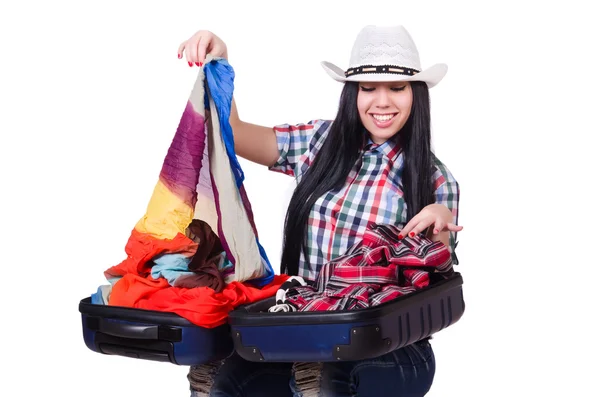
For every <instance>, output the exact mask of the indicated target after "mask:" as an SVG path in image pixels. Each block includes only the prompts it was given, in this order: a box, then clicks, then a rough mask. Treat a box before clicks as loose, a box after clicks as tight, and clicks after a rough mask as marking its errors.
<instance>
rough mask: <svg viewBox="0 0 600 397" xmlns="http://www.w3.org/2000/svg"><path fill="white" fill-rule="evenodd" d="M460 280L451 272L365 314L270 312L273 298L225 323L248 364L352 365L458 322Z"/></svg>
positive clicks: (240, 311) (239, 310)
mask: <svg viewBox="0 0 600 397" xmlns="http://www.w3.org/2000/svg"><path fill="white" fill-rule="evenodd" d="M462 284H463V279H462V276H461V274H460V273H454V275H452V276H451V277H450V278H449V279H446V280H442V281H439V282H436V283H434V284H432V285H430V286H429V287H426V288H424V289H422V290H419V291H417V292H414V293H411V294H409V295H405V296H403V297H401V298H397V299H395V300H393V301H390V302H386V303H383V304H381V305H379V306H375V307H371V308H368V309H360V310H348V311H321V312H279V313H270V312H268V308H269V307H271V306H273V305H275V297H273V298H271V299H266V300H263V301H259V302H255V303H252V304H249V305H245V306H242V307H239V308H237V309H236V310H234V311H233V312H231V313H230V315H229V324H230V325H231V332H232V336H233V342H234V345H235V349H236V351H237V353H238V354H239V355H240V356H241V357H243V358H244V359H246V360H248V361H262V362H267V361H271V362H324V361H338V360H339V361H353V360H360V359H367V358H372V357H377V356H381V355H383V354H386V353H388V352H391V351H393V350H396V349H399V348H401V347H404V346H407V345H410V344H412V343H414V342H417V341H419V340H422V339H425V338H428V337H429V336H431V335H433V334H434V333H436V332H439V331H440V330H442V329H444V328H447V327H448V326H450V325H452V324H454V323H455V322H456V321H458V320H459V319H460V317H462V315H463V313H464V310H465V304H464V300H463V291H462Z"/></svg>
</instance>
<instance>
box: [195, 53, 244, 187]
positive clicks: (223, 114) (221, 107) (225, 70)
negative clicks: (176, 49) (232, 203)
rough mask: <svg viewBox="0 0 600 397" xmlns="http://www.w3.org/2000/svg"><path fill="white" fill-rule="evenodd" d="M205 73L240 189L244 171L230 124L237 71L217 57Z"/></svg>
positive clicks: (206, 67)
mask: <svg viewBox="0 0 600 397" xmlns="http://www.w3.org/2000/svg"><path fill="white" fill-rule="evenodd" d="M204 73H205V76H206V83H207V85H208V90H206V91H205V95H208V94H209V92H210V95H211V97H212V100H213V101H214V102H215V106H216V108H217V113H218V114H219V125H220V127H221V135H222V136H223V142H224V143H225V148H226V150H227V156H228V157H229V162H230V164H231V169H232V170H233V175H234V177H235V183H236V185H237V187H238V189H239V188H240V187H241V186H242V183H243V182H244V172H243V171H242V167H241V166H240V163H239V162H238V159H237V156H236V155H235V147H234V141H233V130H232V128H231V125H230V124H229V116H230V114H231V102H232V100H233V79H234V77H235V73H234V72H233V68H232V67H231V66H230V65H229V63H227V61H226V60H225V59H217V60H213V61H211V62H209V63H207V64H206V65H205V66H204Z"/></svg>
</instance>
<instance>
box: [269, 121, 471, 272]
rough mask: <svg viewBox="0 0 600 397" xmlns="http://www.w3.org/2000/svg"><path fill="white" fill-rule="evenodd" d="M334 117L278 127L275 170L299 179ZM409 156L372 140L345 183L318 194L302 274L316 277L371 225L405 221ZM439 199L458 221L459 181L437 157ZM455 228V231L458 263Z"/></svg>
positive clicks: (390, 144) (453, 242) (389, 144)
mask: <svg viewBox="0 0 600 397" xmlns="http://www.w3.org/2000/svg"><path fill="white" fill-rule="evenodd" d="M330 127H331V121H328V120H312V121H310V122H308V123H306V124H296V125H291V124H281V125H278V126H275V127H274V130H275V133H276V136H277V143H278V146H279V151H280V157H279V159H278V161H277V163H276V164H275V165H273V166H272V167H271V168H270V169H271V170H273V171H277V172H282V173H284V174H287V175H290V176H293V177H295V178H296V180H297V182H299V181H300V180H301V179H302V175H303V173H304V172H305V171H306V170H307V169H308V167H309V166H310V165H311V164H312V162H313V160H314V158H315V156H316V154H317V153H318V152H319V150H320V149H321V147H322V146H323V143H324V140H325V138H326V136H327V134H328V132H329V129H330ZM403 165H404V155H403V153H402V151H401V148H400V147H399V146H398V145H396V144H395V143H394V142H393V141H392V140H389V141H387V142H385V143H383V144H380V145H377V144H374V143H372V142H370V141H368V143H367V145H366V146H365V147H364V149H363V153H362V156H361V157H360V158H359V159H358V161H357V162H356V164H355V166H354V168H353V169H352V171H351V172H350V174H349V175H348V178H347V180H346V184H345V186H344V187H343V188H342V189H340V190H339V191H337V192H328V193H326V194H325V195H323V196H322V197H320V198H319V199H317V201H316V203H315V205H314V207H313V209H312V211H311V213H310V215H309V220H308V224H309V228H308V236H307V242H308V252H309V257H308V258H305V257H304V253H301V256H300V266H299V273H298V274H299V276H301V277H303V278H304V279H307V280H311V281H312V280H315V279H316V277H317V275H318V274H319V271H320V269H321V267H322V266H323V265H324V264H325V263H327V262H329V261H331V260H333V259H334V258H336V257H339V256H341V255H343V254H345V253H346V251H347V250H348V249H349V248H350V247H351V246H353V245H354V244H355V243H356V242H357V241H359V240H360V239H361V238H362V237H363V234H364V233H365V231H366V230H367V227H368V226H369V225H371V224H374V223H376V224H390V225H396V226H400V225H405V224H406V223H407V221H408V220H407V219H406V218H407V208H406V203H405V201H404V194H403V192H402V180H401V175H402V169H403ZM434 165H435V172H434V173H433V175H432V180H433V181H434V185H435V197H436V202H437V203H440V204H443V205H445V206H447V207H448V208H449V209H450V211H451V212H452V214H453V216H454V223H456V224H457V222H458V201H459V186H458V183H457V181H456V180H455V179H454V177H453V176H452V174H451V173H450V171H449V170H448V168H447V167H446V166H445V165H444V164H443V163H442V162H441V161H440V160H439V159H438V158H437V157H435V156H434ZM456 244H457V241H456V233H451V234H450V246H451V247H450V248H451V253H452V255H453V263H454V264H458V260H457V258H456V255H455V251H454V249H455V247H456Z"/></svg>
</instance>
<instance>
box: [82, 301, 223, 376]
mask: <svg viewBox="0 0 600 397" xmlns="http://www.w3.org/2000/svg"><path fill="white" fill-rule="evenodd" d="M79 311H80V312H81V321H82V327H83V338H84V341H85V344H86V345H87V347H88V348H90V349H91V350H92V351H94V352H97V353H103V354H112V355H119V356H125V357H132V358H138V359H143V360H153V361H163V362H170V363H173V364H177V365H199V364H204V363H207V362H211V361H215V360H220V359H223V358H225V357H227V356H228V355H230V354H231V353H232V352H233V341H232V339H231V333H230V327H229V325H228V324H223V325H221V326H218V327H216V328H202V327H199V326H197V325H195V324H193V323H191V322H189V321H188V320H186V319H185V318H183V317H181V316H179V315H177V314H175V313H167V312H159V311H153V310H143V309H135V308H129V307H118V306H108V305H97V304H92V303H91V298H85V299H82V300H81V301H80V303H79Z"/></svg>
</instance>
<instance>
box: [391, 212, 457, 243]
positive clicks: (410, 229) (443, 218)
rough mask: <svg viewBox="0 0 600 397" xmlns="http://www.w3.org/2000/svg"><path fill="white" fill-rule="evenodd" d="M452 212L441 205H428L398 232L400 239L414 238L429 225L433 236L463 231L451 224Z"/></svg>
mask: <svg viewBox="0 0 600 397" xmlns="http://www.w3.org/2000/svg"><path fill="white" fill-rule="evenodd" d="M452 220H453V216H452V212H450V210H449V209H448V207H446V206H445V205H442V204H430V205H428V206H427V207H425V208H423V209H422V210H421V212H419V213H418V214H417V215H415V216H414V217H413V218H412V219H411V220H410V221H409V222H408V223H407V224H406V225H405V226H404V228H403V229H402V230H401V231H400V236H399V237H400V239H403V238H404V237H406V236H409V237H414V236H415V235H417V234H419V233H421V232H422V231H423V230H426V229H427V228H428V227H430V226H431V225H434V227H433V234H434V235H437V234H439V233H440V232H447V231H450V232H459V231H461V230H462V229H463V227H462V226H457V225H455V224H454V223H452Z"/></svg>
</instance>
